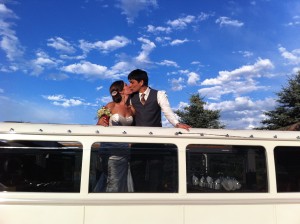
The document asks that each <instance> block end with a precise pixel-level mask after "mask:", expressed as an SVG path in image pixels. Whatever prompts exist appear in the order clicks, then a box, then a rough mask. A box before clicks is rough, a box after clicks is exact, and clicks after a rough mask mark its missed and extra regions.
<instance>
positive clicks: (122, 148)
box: [97, 80, 135, 192]
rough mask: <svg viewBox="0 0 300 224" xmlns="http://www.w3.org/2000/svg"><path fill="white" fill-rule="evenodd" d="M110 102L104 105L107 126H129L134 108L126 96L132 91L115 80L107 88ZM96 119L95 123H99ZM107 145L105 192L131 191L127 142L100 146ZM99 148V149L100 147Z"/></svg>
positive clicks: (102, 145) (104, 144)
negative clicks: (110, 98)
mask: <svg viewBox="0 0 300 224" xmlns="http://www.w3.org/2000/svg"><path fill="white" fill-rule="evenodd" d="M109 92H110V95H111V96H112V100H113V101H112V102H110V103H108V104H107V105H106V106H105V109H106V110H107V109H108V110H109V112H108V114H109V115H110V116H105V117H104V118H103V119H109V121H108V124H109V126H130V125H132V124H133V116H134V113H135V110H134V108H133V107H132V106H131V105H129V103H128V98H129V95H130V94H131V93H132V91H131V90H130V89H129V87H128V86H127V84H126V83H125V82H124V81H122V80H119V81H115V82H113V83H112V84H111V86H110V88H109ZM100 118H101V117H99V119H98V122H97V125H99V124H100V123H99V122H100ZM102 147H105V148H107V147H108V153H109V155H108V164H107V181H106V192H133V181H132V178H131V173H130V167H129V159H130V158H129V156H130V151H129V150H130V148H129V144H128V143H102V144H101V148H102ZM100 150H101V149H100Z"/></svg>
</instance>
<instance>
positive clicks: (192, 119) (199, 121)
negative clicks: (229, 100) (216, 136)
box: [175, 94, 225, 128]
mask: <svg viewBox="0 0 300 224" xmlns="http://www.w3.org/2000/svg"><path fill="white" fill-rule="evenodd" d="M189 101H190V105H188V106H186V107H184V108H183V110H176V111H175V113H176V114H177V115H178V116H179V117H180V122H182V123H185V124H188V125H190V126H191V127H193V128H224V127H225V126H224V125H222V124H221V123H220V121H219V118H220V110H208V109H204V105H205V104H206V102H204V98H203V97H200V95H199V94H193V95H192V96H191V98H190V100H189Z"/></svg>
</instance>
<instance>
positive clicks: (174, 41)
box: [170, 38, 188, 46]
mask: <svg viewBox="0 0 300 224" xmlns="http://www.w3.org/2000/svg"><path fill="white" fill-rule="evenodd" d="M185 42H188V39H186V38H185V39H183V40H179V39H176V40H173V41H172V42H171V43H170V45H171V46H175V45H180V44H183V43H185Z"/></svg>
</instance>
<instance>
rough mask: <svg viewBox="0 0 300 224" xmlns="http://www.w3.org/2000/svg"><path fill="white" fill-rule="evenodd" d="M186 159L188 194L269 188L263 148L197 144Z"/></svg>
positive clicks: (190, 146) (191, 147)
mask: <svg viewBox="0 0 300 224" xmlns="http://www.w3.org/2000/svg"><path fill="white" fill-rule="evenodd" d="M186 158H187V162H186V164H187V191H188V192H189V193H200V192H216V193H217V192H223V193H224V192H266V191H267V169H266V158H265V150H264V148H263V147H260V146H231V145H226V146H225V145H197V144H194V145H188V147H187V152H186Z"/></svg>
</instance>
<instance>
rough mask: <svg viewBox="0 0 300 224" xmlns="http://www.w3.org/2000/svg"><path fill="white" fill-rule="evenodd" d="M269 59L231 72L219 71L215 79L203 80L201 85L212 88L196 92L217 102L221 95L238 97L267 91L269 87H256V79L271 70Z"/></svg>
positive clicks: (267, 74)
mask: <svg viewBox="0 0 300 224" xmlns="http://www.w3.org/2000/svg"><path fill="white" fill-rule="evenodd" d="M273 67H274V66H273V64H272V62H271V61H270V60H269V59H259V60H258V61H257V62H256V63H255V64H253V65H245V66H242V67H241V68H238V69H235V70H233V71H221V72H219V76H218V77H217V78H211V79H206V80H204V81H203V82H202V83H201V85H204V86H205V85H211V86H212V87H208V88H201V89H199V90H198V92H199V93H200V94H201V95H204V96H206V97H208V98H209V99H214V100H218V99H220V97H221V96H222V95H225V94H234V95H235V96H239V95H240V94H245V93H249V92H253V91H256V90H260V89H262V90H267V89H268V88H269V87H267V86H260V85H258V83H257V81H255V79H256V78H261V77H268V76H269V73H268V70H270V69H273Z"/></svg>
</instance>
